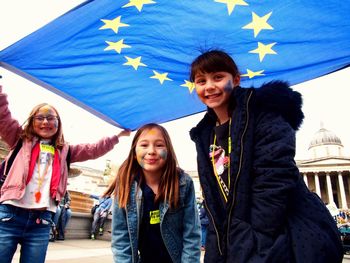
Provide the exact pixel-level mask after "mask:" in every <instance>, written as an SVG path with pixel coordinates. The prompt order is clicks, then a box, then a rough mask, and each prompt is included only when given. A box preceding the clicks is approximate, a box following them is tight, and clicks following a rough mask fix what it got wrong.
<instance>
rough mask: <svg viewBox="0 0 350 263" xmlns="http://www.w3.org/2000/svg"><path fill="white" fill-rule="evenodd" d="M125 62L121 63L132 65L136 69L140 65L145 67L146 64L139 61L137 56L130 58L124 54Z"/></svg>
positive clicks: (139, 58)
mask: <svg viewBox="0 0 350 263" xmlns="http://www.w3.org/2000/svg"><path fill="white" fill-rule="evenodd" d="M125 58H126V60H127V62H125V63H124V64H123V65H128V66H132V67H133V68H134V69H135V70H137V69H138V67H140V66H142V67H147V65H146V64H143V63H142V62H141V57H137V58H130V57H127V56H125Z"/></svg>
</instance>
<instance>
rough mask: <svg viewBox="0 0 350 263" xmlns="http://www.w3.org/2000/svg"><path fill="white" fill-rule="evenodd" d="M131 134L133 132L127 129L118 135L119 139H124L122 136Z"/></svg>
mask: <svg viewBox="0 0 350 263" xmlns="http://www.w3.org/2000/svg"><path fill="white" fill-rule="evenodd" d="M130 134H131V130H129V129H125V130H122V131H121V132H120V133H118V135H117V136H118V138H120V137H122V136H130Z"/></svg>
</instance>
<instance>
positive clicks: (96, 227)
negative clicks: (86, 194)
mask: <svg viewBox="0 0 350 263" xmlns="http://www.w3.org/2000/svg"><path fill="white" fill-rule="evenodd" d="M90 197H91V198H94V199H97V200H98V207H97V208H96V210H95V212H94V214H93V219H92V224H91V231H90V238H91V239H92V240H95V239H96V233H97V231H98V234H99V235H100V236H102V235H103V232H104V224H105V221H106V219H107V217H108V214H109V210H110V209H111V206H112V198H111V197H110V196H102V197H99V196H97V195H90Z"/></svg>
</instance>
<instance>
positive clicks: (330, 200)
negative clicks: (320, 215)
mask: <svg viewBox="0 0 350 263" xmlns="http://www.w3.org/2000/svg"><path fill="white" fill-rule="evenodd" d="M326 183H327V194H328V203H329V204H333V203H334V199H333V191H332V182H331V177H330V175H329V173H326Z"/></svg>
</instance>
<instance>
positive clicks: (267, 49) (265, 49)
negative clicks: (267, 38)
mask: <svg viewBox="0 0 350 263" xmlns="http://www.w3.org/2000/svg"><path fill="white" fill-rule="evenodd" d="M275 44H276V42H275V43H271V44H267V45H265V44H263V43H261V42H258V48H256V49H254V50H251V51H249V53H256V54H259V59H260V62H261V61H263V59H264V57H265V56H266V55H267V54H271V55H275V54H277V53H276V52H275V51H274V50H272V47H273V46H274V45H275Z"/></svg>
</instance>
